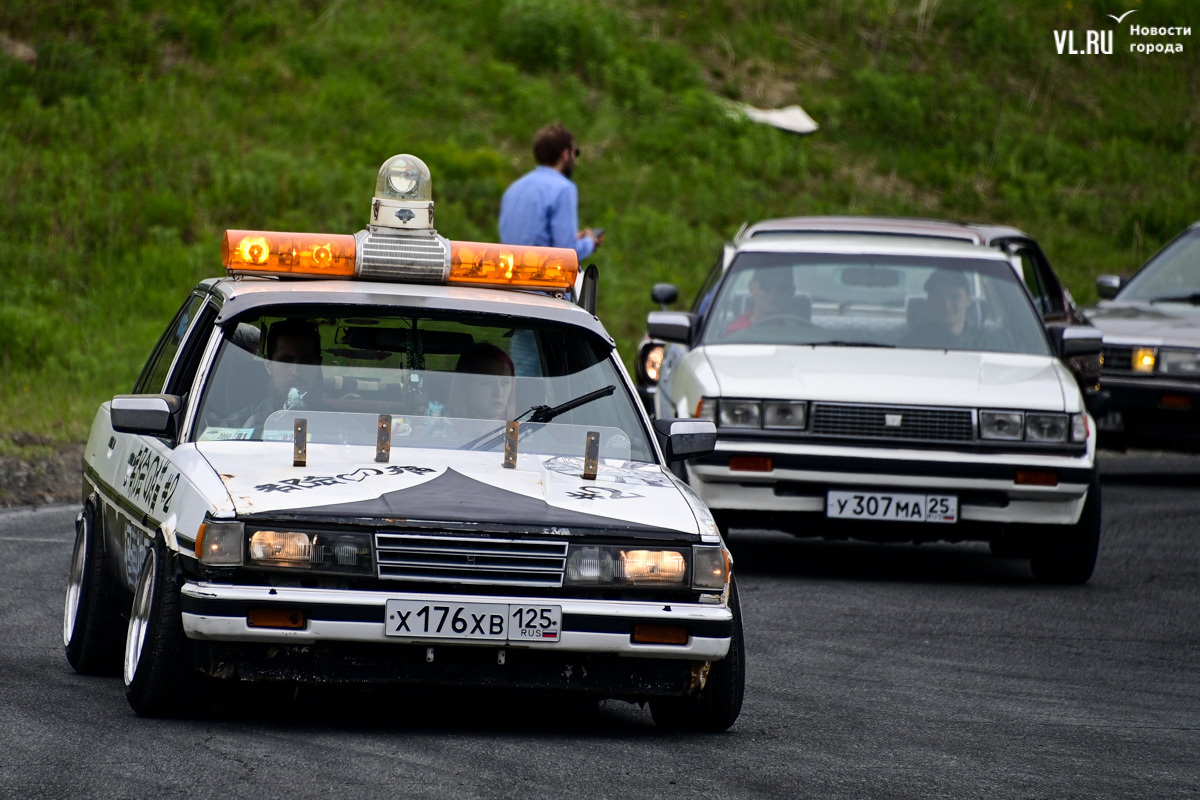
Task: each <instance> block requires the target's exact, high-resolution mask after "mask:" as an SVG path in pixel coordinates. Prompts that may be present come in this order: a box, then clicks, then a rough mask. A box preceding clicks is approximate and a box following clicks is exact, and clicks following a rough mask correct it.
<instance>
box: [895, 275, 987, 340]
mask: <svg viewBox="0 0 1200 800" xmlns="http://www.w3.org/2000/svg"><path fill="white" fill-rule="evenodd" d="M925 295H926V298H925V303H924V309H923V310H924V314H921V315H917V316H918V317H919V318H918V319H917V320H915V321H914V322H913V323H910V324H911V327H910V329H909V331H908V333H907V334H906V335H905V337H904V339H903V340H902V341H901V342H900V346H901V347H929V348H935V349H945V350H991V349H994V348H992V347H988V346H987V341H986V339H987V337H986V336H985V334H984V331H983V329H982V328H981V327H980V325H979V323H978V322H977V321H976V318H975V316H976V315H975V314H973V313H971V311H972V306H974V305H975V298H974V297H973V296H972V294H971V285H970V282H969V281H968V280H967V276H966V275H964V274H963V273H961V272H956V271H954V270H948V269H939V270H936V271H935V272H934V273H933V274H932V275H930V276H929V278H928V279H926V281H925Z"/></svg>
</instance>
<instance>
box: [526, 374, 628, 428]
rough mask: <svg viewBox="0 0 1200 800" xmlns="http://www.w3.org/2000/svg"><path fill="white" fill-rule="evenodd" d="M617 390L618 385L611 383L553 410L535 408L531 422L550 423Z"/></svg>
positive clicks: (548, 407)
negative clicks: (561, 415)
mask: <svg viewBox="0 0 1200 800" xmlns="http://www.w3.org/2000/svg"><path fill="white" fill-rule="evenodd" d="M616 390H617V387H616V385H615V384H611V383H610V384H609V385H608V386H605V387H604V388H602V389H597V390H596V391H594V392H588V393H587V394H581V395H579V397H576V398H575V399H574V400H568V401H567V402H565V403H560V404H559V405H556V406H555V407H554V408H551V407H550V406H534V407H533V408H531V409H530V411H532V412H533V416H532V417H530V418H529V421H530V422H549V421H550V420H552V419H554V418H555V417H557V416H559V415H560V414H565V413H567V412H568V411H570V410H571V409H573V408H579V407H580V406H581V405H584V404H585V403H590V402H592V401H593V400H599V399H600V398H601V397H608V396H609V395H610V394H612V393H613V392H615V391H616Z"/></svg>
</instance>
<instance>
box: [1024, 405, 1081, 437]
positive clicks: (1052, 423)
mask: <svg viewBox="0 0 1200 800" xmlns="http://www.w3.org/2000/svg"><path fill="white" fill-rule="evenodd" d="M1069 431H1070V420H1069V418H1068V417H1067V415H1066V414H1040V413H1035V412H1032V411H1031V412H1029V413H1028V414H1026V415H1025V440H1026V441H1029V442H1051V443H1053V442H1065V441H1067V434H1068V432H1069Z"/></svg>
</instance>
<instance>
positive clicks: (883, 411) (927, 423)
mask: <svg viewBox="0 0 1200 800" xmlns="http://www.w3.org/2000/svg"><path fill="white" fill-rule="evenodd" d="M812 432H813V433H814V434H816V435H819V436H836V437H839V438H845V439H888V440H897V439H900V440H907V441H914V442H971V441H974V440H975V418H974V413H973V412H972V411H971V409H968V408H916V407H913V406H863V405H849V404H845V403H813V408H812Z"/></svg>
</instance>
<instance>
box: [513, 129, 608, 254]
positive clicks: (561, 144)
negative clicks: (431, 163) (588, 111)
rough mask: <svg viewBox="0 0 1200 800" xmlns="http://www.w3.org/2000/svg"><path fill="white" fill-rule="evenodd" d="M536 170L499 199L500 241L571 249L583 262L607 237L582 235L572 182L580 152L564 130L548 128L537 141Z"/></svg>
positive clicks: (571, 136)
mask: <svg viewBox="0 0 1200 800" xmlns="http://www.w3.org/2000/svg"><path fill="white" fill-rule="evenodd" d="M533 156H534V158H536V159H537V163H538V166H537V167H535V168H534V169H533V171H532V172H527V173H526V174H525V175H522V176H521V177H520V178H518V179H517V180H516V181H514V182H513V184H512V185H511V186H509V187H508V189H507V190H506V191H505V192H504V197H503V198H502V199H501V200H500V241H501V242H503V243H504V244H528V245H538V246H541V247H571V248H574V250H575V252H576V253H577V254H578V255H579V261H580V262H581V263H582V262H583V260H584V259H585V258H587V257H588V256H590V255H591V254H592V253H594V252H595V251H596V248H597V247H599V246H600V245H601V243H603V242H604V233H603V232H600V233H596V232H594V231H592V229H591V228H585V229H584V230H579V210H578V209H579V190H578V189H576V188H575V184H574V183H573V182H572V181H571V172H572V171H573V170H574V168H575V159H576V158H578V157H579V148H578V147H577V146H576V144H575V136H574V135H573V134H572V133H571V132H570V131H569V130H567V129H566V128H564V127H563V126H562V125H550V126H548V127H546V128H543V129H542V130H540V131H539V132H538V135H537V136H536V137H535V138H534V140H533Z"/></svg>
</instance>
